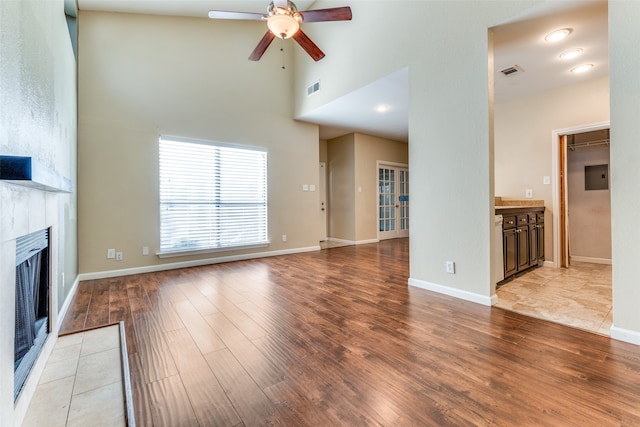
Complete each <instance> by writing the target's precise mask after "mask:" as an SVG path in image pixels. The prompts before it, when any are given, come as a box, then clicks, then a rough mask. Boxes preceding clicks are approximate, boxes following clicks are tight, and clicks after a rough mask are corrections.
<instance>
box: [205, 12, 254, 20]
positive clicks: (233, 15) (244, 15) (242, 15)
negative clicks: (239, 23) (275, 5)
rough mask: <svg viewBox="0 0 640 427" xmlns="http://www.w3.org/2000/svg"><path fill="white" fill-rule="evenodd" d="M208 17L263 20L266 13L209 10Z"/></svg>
mask: <svg viewBox="0 0 640 427" xmlns="http://www.w3.org/2000/svg"><path fill="white" fill-rule="evenodd" d="M209 18H211V19H241V20H245V21H263V20H265V19H267V17H266V15H263V14H261V13H251V12H228V11H226V10H210V11H209Z"/></svg>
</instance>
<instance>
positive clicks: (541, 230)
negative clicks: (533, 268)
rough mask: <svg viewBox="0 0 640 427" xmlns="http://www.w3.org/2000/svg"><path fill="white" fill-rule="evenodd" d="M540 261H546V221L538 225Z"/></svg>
mask: <svg viewBox="0 0 640 427" xmlns="http://www.w3.org/2000/svg"><path fill="white" fill-rule="evenodd" d="M536 230H537V234H538V261H544V222H543V223H541V224H538V225H537V229H536Z"/></svg>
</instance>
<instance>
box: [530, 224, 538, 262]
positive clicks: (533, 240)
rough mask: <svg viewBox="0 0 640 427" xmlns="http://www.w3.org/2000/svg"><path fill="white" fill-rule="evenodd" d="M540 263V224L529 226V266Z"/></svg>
mask: <svg viewBox="0 0 640 427" xmlns="http://www.w3.org/2000/svg"><path fill="white" fill-rule="evenodd" d="M534 265H538V226H537V225H530V226H529V267H532V266H534Z"/></svg>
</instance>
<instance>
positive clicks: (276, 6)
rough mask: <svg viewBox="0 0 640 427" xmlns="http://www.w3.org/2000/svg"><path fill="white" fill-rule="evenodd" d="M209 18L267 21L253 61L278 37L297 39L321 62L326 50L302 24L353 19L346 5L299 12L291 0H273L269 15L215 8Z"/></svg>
mask: <svg viewBox="0 0 640 427" xmlns="http://www.w3.org/2000/svg"><path fill="white" fill-rule="evenodd" d="M209 18H211V19H240V20H248V21H267V27H268V28H269V29H268V30H267V32H266V34H265V35H264V36H263V37H262V40H260V42H259V43H258V45H257V46H256V48H255V49H254V50H253V52H251V55H250V56H249V59H250V60H252V61H258V60H260V58H262V55H263V54H264V53H265V52H266V50H267V48H268V47H269V45H270V44H271V42H272V41H273V39H275V38H276V37H279V38H281V39H289V38H293V39H294V40H295V41H296V42H298V44H299V45H300V46H301V47H302V48H303V49H304V50H305V51H306V52H307V53H308V54H309V56H311V58H313V60H314V61H319V60H321V59H322V58H324V56H325V55H324V52H322V51H321V50H320V48H319V47H318V46H316V44H315V43H314V42H313V41H312V40H311V39H310V38H309V37H308V36H307V35H306V34H305V33H304V32H303V31H302V30H301V29H300V24H301V23H306V22H326V21H350V20H351V8H350V7H349V6H344V7H333V8H329V9H317V10H307V11H304V12H298V9H297V8H296V5H295V4H294V3H293V2H292V1H290V0H273V1H272V2H271V3H270V4H269V7H267V13H266V14H261V13H251V12H228V11H223V10H211V11H209Z"/></svg>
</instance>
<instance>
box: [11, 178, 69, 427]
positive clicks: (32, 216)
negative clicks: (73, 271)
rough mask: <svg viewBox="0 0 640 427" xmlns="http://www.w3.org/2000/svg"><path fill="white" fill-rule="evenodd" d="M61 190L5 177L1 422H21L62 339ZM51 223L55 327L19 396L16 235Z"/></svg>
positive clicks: (52, 300) (51, 292)
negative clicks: (15, 346)
mask: <svg viewBox="0 0 640 427" xmlns="http://www.w3.org/2000/svg"><path fill="white" fill-rule="evenodd" d="M58 194H59V193H55V192H47V191H42V190H39V189H35V188H29V187H23V186H19V185H14V184H9V183H5V182H0V378H1V380H0V425H2V426H14V425H20V422H21V420H22V419H23V418H24V415H25V413H26V411H27V408H28V406H29V402H30V400H31V397H32V396H33V393H34V392H35V388H36V385H37V383H38V379H39V378H40V376H41V374H42V370H43V369H44V365H45V362H46V360H47V358H48V355H49V354H50V353H51V350H52V349H53V345H54V344H55V341H56V339H57V330H58V326H59V320H58V292H57V289H58V247H59V245H58V216H59V215H58V206H59V205H58V197H59V196H58ZM45 228H49V230H50V241H49V254H50V260H51V262H50V277H49V286H50V310H49V312H50V314H49V321H50V325H51V331H52V332H53V333H50V334H49V336H48V338H47V341H46V342H45V345H44V348H43V349H42V351H41V353H40V356H39V357H38V359H37V361H36V363H35V364H34V366H33V369H32V372H31V374H30V375H29V377H28V378H27V381H26V382H25V384H24V386H23V389H22V392H21V393H20V395H19V396H18V399H17V400H16V401H15V405H14V399H13V341H14V328H15V327H14V322H15V319H14V316H15V277H16V266H15V260H16V238H17V237H19V236H24V235H26V234H29V233H32V232H34V231H38V230H42V229H45Z"/></svg>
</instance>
